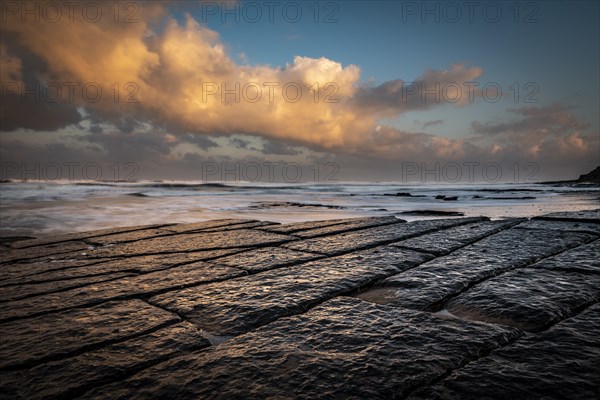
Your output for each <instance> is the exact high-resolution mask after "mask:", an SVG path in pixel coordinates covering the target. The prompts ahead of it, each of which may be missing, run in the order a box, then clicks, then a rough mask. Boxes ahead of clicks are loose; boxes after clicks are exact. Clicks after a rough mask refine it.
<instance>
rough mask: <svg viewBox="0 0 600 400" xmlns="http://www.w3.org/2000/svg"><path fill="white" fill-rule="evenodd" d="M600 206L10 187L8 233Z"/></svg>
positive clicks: (388, 188) (405, 195) (489, 192)
mask: <svg viewBox="0 0 600 400" xmlns="http://www.w3.org/2000/svg"><path fill="white" fill-rule="evenodd" d="M599 206H600V187H598V186H597V185H596V186H591V185H560V184H554V185H544V184H475V183H473V184H407V183H390V182H386V183H361V182H354V183H335V184H333V183H328V184H314V183H306V184H298V183H293V184H285V183H281V184H277V183H241V182H236V183H206V182H179V181H142V182H90V181H85V182H84V181H81V182H73V181H68V182H61V181H52V182H41V181H38V182H32V181H28V182H4V183H0V236H41V235H47V234H57V233H67V232H78V231H87V230H94V229H101V228H111V227H120V226H132V225H147V224H167V223H186V222H198V221H204V220H210V219H221V218H246V219H257V220H265V221H274V222H281V223H286V222H300V221H309V220H325V219H337V218H350V217H364V216H388V215H394V216H396V217H398V218H402V219H405V220H407V221H412V220H417V219H429V218H442V217H443V218H448V217H452V216H462V215H464V216H481V215H483V216H488V217H490V218H492V219H498V218H503V217H533V216H536V215H540V214H546V213H549V212H553V211H577V210H585V209H593V208H598V207H599Z"/></svg>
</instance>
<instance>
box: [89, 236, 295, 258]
mask: <svg viewBox="0 0 600 400" xmlns="http://www.w3.org/2000/svg"><path fill="white" fill-rule="evenodd" d="M292 240H297V238H295V237H291V236H286V235H282V234H277V233H271V232H265V231H260V230H253V229H239V230H229V231H224V232H206V233H203V232H198V233H186V234H179V235H176V236H164V237H156V238H150V239H146V240H138V241H135V242H131V243H122V244H116V245H114V246H110V247H103V248H99V249H97V250H96V251H94V253H93V254H94V256H95V257H106V256H109V255H111V256H115V255H127V256H131V255H135V254H142V255H149V254H160V253H178V252H190V251H199V250H216V249H230V248H241V247H258V246H266V245H274V244H281V243H285V242H289V241H292Z"/></svg>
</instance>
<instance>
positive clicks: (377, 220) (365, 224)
mask: <svg viewBox="0 0 600 400" xmlns="http://www.w3.org/2000/svg"><path fill="white" fill-rule="evenodd" d="M403 222H406V221H404V220H402V219H398V218H396V217H370V218H358V219H355V220H351V221H348V222H344V223H342V224H336V225H332V226H326V227H319V228H315V229H309V230H302V231H299V232H294V235H295V236H299V237H301V238H303V239H308V238H316V237H319V236H326V235H333V234H337V233H343V232H350V231H354V230H359V229H364V228H369V227H376V226H384V225H391V224H399V223H403Z"/></svg>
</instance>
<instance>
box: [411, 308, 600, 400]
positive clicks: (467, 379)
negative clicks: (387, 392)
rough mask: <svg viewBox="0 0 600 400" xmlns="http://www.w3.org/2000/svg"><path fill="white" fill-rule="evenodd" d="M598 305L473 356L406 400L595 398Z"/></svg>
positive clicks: (599, 361)
mask: <svg viewBox="0 0 600 400" xmlns="http://www.w3.org/2000/svg"><path fill="white" fill-rule="evenodd" d="M599 341H600V306H599V305H598V304H595V305H594V306H592V307H590V308H588V309H587V310H585V311H584V312H582V313H581V314H579V315H578V316H576V317H574V318H571V319H568V320H566V321H563V322H561V323H560V324H558V325H556V326H554V327H553V328H552V329H550V330H548V331H547V332H544V333H541V334H539V335H531V336H527V337H525V338H523V339H520V340H518V341H516V342H515V343H513V344H511V345H509V346H506V347H504V348H501V349H499V350H496V351H494V352H493V353H492V355H490V356H488V357H483V358H480V359H478V360H475V361H473V362H471V363H469V364H467V365H466V366H464V367H463V368H460V369H457V370H455V371H454V372H452V373H451V374H450V375H449V376H448V377H446V378H445V379H443V380H442V381H440V382H439V383H437V384H435V385H433V386H425V387H424V388H421V389H420V390H418V391H415V392H414V393H413V395H412V396H410V397H409V399H411V400H418V399H448V400H450V399H465V400H470V399H473V400H480V399H486V400H492V399H493V400H513V399H574V400H588V399H597V398H598V396H599V394H600V372H598V365H600V349H599V348H598V342H599Z"/></svg>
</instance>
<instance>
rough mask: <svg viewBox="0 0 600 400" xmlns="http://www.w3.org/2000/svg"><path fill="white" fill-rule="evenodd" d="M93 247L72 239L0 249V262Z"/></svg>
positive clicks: (30, 258)
mask: <svg viewBox="0 0 600 400" xmlns="http://www.w3.org/2000/svg"><path fill="white" fill-rule="evenodd" d="M93 248H94V246H93V245H91V244H89V243H86V242H82V241H74V242H66V243H54V244H48V245H43V246H36V247H30V248H24V249H9V250H2V251H1V252H0V264H5V263H9V262H10V263H14V262H18V261H27V260H32V259H35V258H39V257H47V256H51V255H55V254H64V253H69V252H73V251H87V250H90V249H93Z"/></svg>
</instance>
